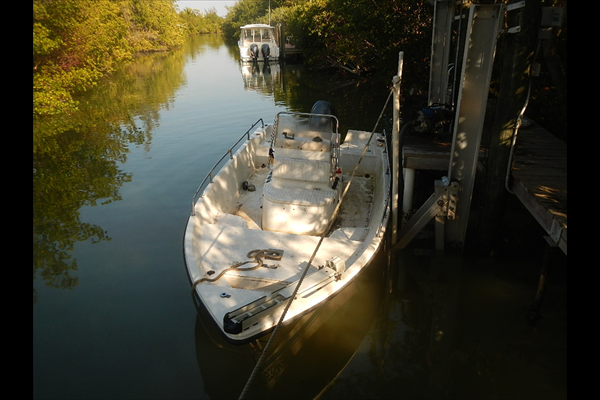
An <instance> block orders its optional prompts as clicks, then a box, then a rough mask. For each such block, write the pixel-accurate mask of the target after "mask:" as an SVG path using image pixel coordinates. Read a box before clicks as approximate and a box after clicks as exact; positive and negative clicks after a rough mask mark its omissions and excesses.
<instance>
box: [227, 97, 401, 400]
mask: <svg viewBox="0 0 600 400" xmlns="http://www.w3.org/2000/svg"><path fill="white" fill-rule="evenodd" d="M393 90H394V89H393V88H392V89H391V90H390V94H389V95H388V97H387V99H386V101H385V104H384V106H383V108H382V109H381V113H380V114H379V118H377V122H376V123H375V126H374V127H373V130H372V131H371V135H370V136H369V140H368V141H367V144H366V145H365V147H364V149H363V151H362V154H361V155H360V158H359V159H358V162H357V163H356V166H355V167H354V171H352V175H351V176H350V180H349V181H348V184H347V185H346V187H345V188H344V192H343V193H342V196H341V198H340V201H339V202H338V204H337V206H336V207H335V210H334V211H333V217H332V218H331V220H330V221H329V225H328V226H327V229H325V231H324V232H323V233H322V234H321V237H320V238H319V242H318V243H317V246H316V247H315V250H314V251H313V253H312V255H311V256H310V259H309V260H308V264H307V265H306V267H305V268H304V271H302V275H301V276H300V279H299V280H298V284H297V285H296V287H295V289H294V292H293V293H292V295H291V296H290V298H289V301H288V302H287V304H286V305H285V308H284V310H283V313H282V314H281V317H279V321H278V322H277V325H275V328H274V329H273V332H272V333H271V337H269V340H268V341H267V344H266V345H265V347H264V348H263V351H262V353H261V354H260V357H259V358H258V361H256V365H255V366H254V369H253V370H252V373H251V374H250V377H249V378H248V381H247V382H246V386H244V389H243V390H242V393H241V394H240V397H239V399H240V400H241V399H243V398H244V397H245V395H246V392H247V391H248V389H249V388H250V385H251V384H252V382H253V381H254V378H255V377H256V374H257V373H258V370H259V368H260V365H261V364H262V363H263V361H264V359H265V357H266V355H267V353H268V351H267V350H268V349H269V347H270V346H271V343H272V341H273V338H275V335H276V334H277V331H278V330H279V327H280V326H281V324H282V322H283V320H284V318H285V315H286V314H287V312H288V310H289V308H290V306H291V305H292V301H294V298H295V297H296V294H297V293H298V290H299V289H300V286H301V285H302V282H303V281H304V278H305V277H306V274H307V273H308V269H309V268H310V266H311V265H312V262H313V261H314V259H315V257H316V255H317V252H318V251H319V248H320V247H321V244H322V243H323V239H325V236H326V235H327V234H328V232H329V231H330V230H331V227H332V226H333V224H334V223H335V218H336V217H337V214H338V212H339V210H340V207H341V205H342V202H343V201H344V197H345V196H346V193H348V189H349V188H350V185H351V184H352V180H353V179H354V175H356V171H358V167H359V166H360V163H361V162H362V160H363V158H364V156H365V154H366V152H367V149H368V148H369V145H370V144H371V139H373V135H374V133H375V131H376V129H377V126H378V125H379V122H380V121H381V118H382V116H383V112H384V111H385V108H386V107H387V105H388V102H389V101H390V97H392V93H393Z"/></svg>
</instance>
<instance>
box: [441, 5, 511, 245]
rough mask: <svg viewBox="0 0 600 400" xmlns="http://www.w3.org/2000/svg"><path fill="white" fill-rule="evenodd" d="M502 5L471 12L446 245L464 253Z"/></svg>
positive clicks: (454, 142) (452, 161) (453, 150)
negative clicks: (455, 187) (454, 201)
mask: <svg viewBox="0 0 600 400" xmlns="http://www.w3.org/2000/svg"><path fill="white" fill-rule="evenodd" d="M503 7H504V5H503V4H474V5H472V6H471V7H470V10H469V20H468V21H469V22H468V26H467V32H466V38H465V47H464V48H465V53H464V57H463V65H462V71H461V84H460V87H459V92H458V102H457V110H456V124H455V126H454V133H453V140H452V148H451V152H450V165H449V167H448V178H449V179H450V180H451V181H456V182H458V183H459V187H460V190H459V193H458V210H457V212H456V219H454V220H451V221H448V223H446V224H445V225H446V238H447V242H446V243H447V245H449V247H453V248H454V249H459V250H461V251H462V250H463V248H464V242H465V237H466V231H467V225H468V222H469V214H470V209H471V198H472V194H473V187H474V184H475V175H476V173H477V162H478V157H479V147H480V144H481V135H482V132H483V122H484V119H485V112H486V105H487V98H488V92H489V86H490V79H491V73H492V66H493V63H494V55H495V50H496V38H497V37H498V32H499V31H500V28H501V26H502V22H503Z"/></svg>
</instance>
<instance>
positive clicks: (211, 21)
mask: <svg viewBox="0 0 600 400" xmlns="http://www.w3.org/2000/svg"><path fill="white" fill-rule="evenodd" d="M179 17H180V18H181V20H182V21H183V24H184V26H185V29H186V32H187V34H188V35H198V34H205V33H219V32H221V26H222V25H223V21H224V19H223V18H222V17H220V16H219V15H217V10H215V9H214V8H212V9H210V10H206V11H205V12H204V14H202V13H201V12H200V11H198V10H192V9H191V8H184V9H183V11H181V12H180V13H179Z"/></svg>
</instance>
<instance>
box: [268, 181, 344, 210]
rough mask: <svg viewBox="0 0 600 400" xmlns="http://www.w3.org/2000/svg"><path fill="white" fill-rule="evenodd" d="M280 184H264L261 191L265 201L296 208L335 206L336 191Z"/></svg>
mask: <svg viewBox="0 0 600 400" xmlns="http://www.w3.org/2000/svg"><path fill="white" fill-rule="evenodd" d="M280 182H282V181H271V182H268V183H266V184H265V186H264V191H263V195H264V198H265V200H268V201H270V202H272V203H280V204H290V205H296V206H315V207H323V206H327V205H330V204H335V200H336V198H337V193H338V192H337V190H334V189H331V188H329V187H327V186H325V187H313V188H304V187H296V186H285V185H282V184H281V183H280Z"/></svg>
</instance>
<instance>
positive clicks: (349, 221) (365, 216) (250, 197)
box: [235, 167, 375, 240]
mask: <svg viewBox="0 0 600 400" xmlns="http://www.w3.org/2000/svg"><path fill="white" fill-rule="evenodd" d="M268 174H269V168H266V167H265V168H260V169H257V170H256V171H255V172H254V174H252V176H251V177H250V179H249V180H248V183H249V184H252V185H254V187H255V189H256V190H255V191H244V192H243V193H242V195H241V196H240V199H239V201H238V205H237V211H236V213H235V215H237V216H239V217H242V218H243V219H244V220H245V221H246V223H247V225H248V228H250V229H262V223H261V222H262V192H263V186H264V183H265V180H266V179H267V176H268ZM342 181H343V183H342V190H344V189H345V188H346V185H347V184H348V182H349V181H350V176H349V175H348V174H343V176H342ZM374 186H375V183H374V177H373V176H368V177H367V176H355V177H354V178H353V179H352V184H351V185H350V189H348V192H347V194H346V196H345V197H344V199H343V201H342V206H341V208H340V212H339V217H338V220H337V222H336V224H335V226H334V229H340V228H343V229H348V228H350V229H353V228H367V227H368V225H369V220H370V213H365V212H364V204H371V202H372V200H373V191H374ZM353 237H354V239H355V240H356V236H355V235H353Z"/></svg>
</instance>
